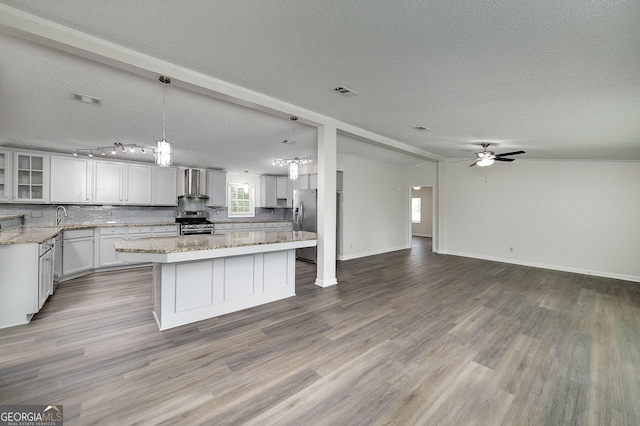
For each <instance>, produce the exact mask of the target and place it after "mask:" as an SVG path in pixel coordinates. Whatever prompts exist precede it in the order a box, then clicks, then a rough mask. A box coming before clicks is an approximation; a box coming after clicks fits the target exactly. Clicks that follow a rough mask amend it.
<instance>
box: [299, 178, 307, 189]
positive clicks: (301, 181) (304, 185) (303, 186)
mask: <svg viewBox="0 0 640 426" xmlns="http://www.w3.org/2000/svg"><path fill="white" fill-rule="evenodd" d="M298 189H309V175H300V176H298Z"/></svg>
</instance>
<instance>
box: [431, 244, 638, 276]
mask: <svg viewBox="0 0 640 426" xmlns="http://www.w3.org/2000/svg"><path fill="white" fill-rule="evenodd" d="M437 253H438V254H450V255H453V256H460V257H470V258H473V259H480V260H489V261H492V262H502V263H511V264H513V265H520V266H531V267H533V268H541V269H551V270H554V271H562V272H571V273H574V274H583V275H592V276H594V277H602V278H613V279H616V280H622V281H632V282H637V283H640V276H635V275H625V274H618V273H615V272H606V271H592V270H589V269H583V268H572V267H569V266H561V265H550V264H547V263H538V262H528V261H526V260H514V259H505V258H501V257H493V256H484V255H479V254H473V253H465V252H458V251H448V250H438V251H437Z"/></svg>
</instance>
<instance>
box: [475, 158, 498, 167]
mask: <svg viewBox="0 0 640 426" xmlns="http://www.w3.org/2000/svg"><path fill="white" fill-rule="evenodd" d="M493 163H494V160H493V158H490V157H484V158H482V159H481V160H480V161H478V162H477V163H476V164H477V165H478V166H480V167H487V166H490V165H492V164H493Z"/></svg>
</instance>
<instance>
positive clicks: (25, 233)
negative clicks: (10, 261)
mask: <svg viewBox="0 0 640 426" xmlns="http://www.w3.org/2000/svg"><path fill="white" fill-rule="evenodd" d="M61 230H62V228H60V227H55V226H51V227H37V226H15V227H13V228H7V229H3V230H2V231H0V244H30V243H35V244H38V243H42V242H44V241H47V240H48V239H49V238H53V237H55V236H56V235H58V232H60V231H61Z"/></svg>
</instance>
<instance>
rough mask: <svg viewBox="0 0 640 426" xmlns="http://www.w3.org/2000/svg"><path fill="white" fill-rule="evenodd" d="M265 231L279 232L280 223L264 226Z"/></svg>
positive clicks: (267, 223)
mask: <svg viewBox="0 0 640 426" xmlns="http://www.w3.org/2000/svg"><path fill="white" fill-rule="evenodd" d="M264 230H265V231H277V230H278V222H266V223H265V224H264Z"/></svg>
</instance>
